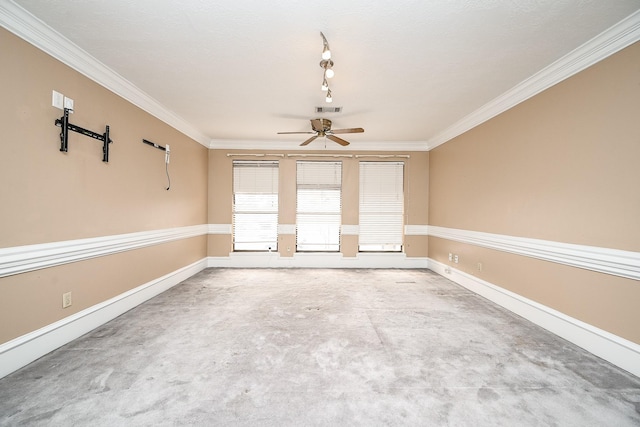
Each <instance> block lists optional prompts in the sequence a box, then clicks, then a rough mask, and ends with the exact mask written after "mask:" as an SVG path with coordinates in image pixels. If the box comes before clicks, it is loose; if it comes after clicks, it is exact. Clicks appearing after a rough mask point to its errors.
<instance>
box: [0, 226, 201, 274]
mask: <svg viewBox="0 0 640 427" xmlns="http://www.w3.org/2000/svg"><path fill="white" fill-rule="evenodd" d="M206 234H207V225H193V226H188V227H178V228H168V229H164V230H151V231H141V232H137V233H128V234H117V235H113V236H104V237H93V238H88V239H80V240H67V241H62V242H52V243H41V244H36V245H27V246H15V247H10V248H2V249H0V277H5V276H11V275H13V274H20V273H26V272H28V271H33V270H39V269H42V268H49V267H54V266H56V265H61V264H68V263H70V262H76V261H83V260H87V259H90V258H96V257H100V256H105V255H111V254H115V253H118V252H124V251H130V250H133V249H139V248H144V247H147V246H152V245H159V244H162V243H166V242H171V241H173V240H180V239H187V238H190V237H196V236H202V235H206Z"/></svg>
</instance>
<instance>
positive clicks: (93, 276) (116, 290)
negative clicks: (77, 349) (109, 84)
mask: <svg viewBox="0 0 640 427" xmlns="http://www.w3.org/2000/svg"><path fill="white" fill-rule="evenodd" d="M0 55H1V60H2V67H0V80H1V81H2V82H3V83H4V84H3V89H2V90H3V94H2V100H3V102H0V147H1V148H2V150H1V151H0V152H1V153H2V154H0V182H2V183H3V184H2V185H1V186H0V200H1V203H2V208H0V224H1V225H0V227H1V228H0V248H9V247H15V246H20V245H30V244H38V243H48V242H57V241H65V240H73V239H81V238H88V237H99V236H109V235H114V234H122V233H132V232H139V231H146V230H157V229H164V228H173V227H182V226H189V225H199V224H205V223H206V221H207V178H206V177H207V162H208V160H207V149H206V148H205V147H203V146H202V145H200V144H198V143H197V142H195V141H193V140H191V139H190V138H188V137H186V136H184V135H183V134H181V133H179V132H178V131H176V130H175V129H173V128H171V127H170V126H168V125H166V124H164V123H162V122H161V121H159V120H157V119H156V118H154V117H152V116H151V115H149V114H148V113H145V112H143V111H142V110H140V109H139V108H137V107H135V106H133V105H132V104H130V103H129V102H127V101H125V100H123V99H122V98H120V97H118V96H116V95H114V94H113V93H111V92H109V91H108V90H106V89H105V88H103V87H102V86H99V85H98V84H96V83H94V82H93V81H91V80H89V79H88V78H86V77H84V76H82V75H80V74H79V73H77V72H75V71H73V70H71V69H70V68H69V67H67V66H65V65H63V64H62V63H60V62H58V61H57V60H55V59H53V58H51V57H50V56H48V55H46V54H45V53H43V52H41V51H40V50H38V49H36V48H35V47H33V46H31V45H29V44H28V43H26V42H25V41H23V40H21V39H19V38H17V37H15V36H14V35H12V34H10V33H8V32H7V31H5V30H4V29H0ZM52 90H56V91H58V92H61V93H63V94H65V95H66V96H68V97H70V98H72V99H74V101H75V112H74V113H73V114H71V118H70V122H71V123H73V124H76V125H78V126H81V127H84V128H86V129H90V130H92V131H95V132H98V133H103V132H104V127H105V125H109V126H110V132H111V138H112V139H113V141H114V143H113V144H112V145H111V149H110V161H109V163H103V162H102V142H100V141H97V140H94V139H91V138H89V137H86V136H83V135H80V134H78V133H73V132H71V133H70V135H69V152H68V153H61V152H60V151H59V148H60V138H59V133H60V128H59V127H56V126H55V125H54V121H55V119H56V118H59V117H60V116H61V115H62V111H61V110H59V109H56V108H54V107H52V106H51V92H52ZM143 138H146V139H149V140H151V141H154V142H156V143H158V144H161V145H165V144H170V146H171V163H170V167H169V172H170V175H171V189H170V190H169V191H166V190H165V187H166V186H167V178H166V175H165V165H164V153H163V152H162V151H160V150H156V149H154V148H151V147H149V146H147V145H145V144H143V143H142V139H143ZM204 257H206V238H205V237H198V238H192V239H187V240H184V241H179V242H172V243H169V244H163V245H159V246H154V247H150V248H146V249H141V250H137V251H130V252H126V253H122V254H117V255H113V256H108V257H101V258H97V259H93V260H91V261H85V262H76V263H73V264H68V265H65V266H61V267H55V268H50V269H45V270H38V271H34V272H31V273H25V274H19V275H15V276H9V277H4V278H0V343H2V342H5V341H7V340H9V339H11V338H15V337H16V336H19V335H21V334H24V333H26V332H29V331H31V330H34V329H37V328H39V327H42V326H45V325H47V324H50V323H52V322H55V321H57V320H59V319H61V318H64V317H66V316H68V315H69V314H72V313H74V312H77V311H79V310H82V309H84V308H87V307H90V306H92V305H94V304H97V303H99V302H101V301H104V300H105V299H108V298H110V297H113V296H115V295H118V294H120V293H122V292H125V291H127V290H129V289H131V288H134V287H136V286H139V285H141V284H143V283H145V282H146V281H148V280H151V279H155V278H158V277H161V276H163V275H164V274H167V273H169V272H171V271H174V270H176V269H178V268H180V267H183V266H186V265H189V264H191V263H193V262H195V261H198V260H201V259H202V258H204ZM68 291H72V292H73V305H72V307H70V308H68V309H64V310H63V309H62V308H61V298H62V293H63V292H68Z"/></svg>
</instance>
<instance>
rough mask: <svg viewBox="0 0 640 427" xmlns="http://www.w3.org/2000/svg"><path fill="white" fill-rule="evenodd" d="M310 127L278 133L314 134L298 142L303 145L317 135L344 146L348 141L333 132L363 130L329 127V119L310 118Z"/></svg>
mask: <svg viewBox="0 0 640 427" xmlns="http://www.w3.org/2000/svg"><path fill="white" fill-rule="evenodd" d="M311 129H313V131H312V132H278V134H279V135H283V134H307V133H308V134H315V135H313V136H312V137H311V138H309V139H307V140H306V141H305V142H303V143H302V144H300V146H304V145H307V144H309V143H310V142H311V141H313V140H314V139H316V138H317V137H319V136H326V137H327V138H329V139H330V140H332V141H333V142H337V143H338V144H340V145H342V146H343V147H344V146H347V145H349V141H345V140H344V139H342V138H338V137H337V136H335V134H341V133H361V132H364V129H362V128H350V129H331V120H329V119H311Z"/></svg>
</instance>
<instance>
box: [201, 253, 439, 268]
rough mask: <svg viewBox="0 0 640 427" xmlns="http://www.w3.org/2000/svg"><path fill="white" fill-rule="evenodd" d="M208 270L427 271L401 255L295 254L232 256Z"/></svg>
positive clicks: (423, 263) (421, 262)
mask: <svg viewBox="0 0 640 427" xmlns="http://www.w3.org/2000/svg"><path fill="white" fill-rule="evenodd" d="M207 266H208V267H227V268H428V266H429V264H428V261H427V258H418V257H407V256H406V255H405V254H403V253H360V254H358V255H357V256H355V257H344V256H342V254H340V253H296V254H294V255H293V256H292V257H282V256H280V254H278V253H276V252H233V253H230V254H229V256H228V257H209V259H208V265H207Z"/></svg>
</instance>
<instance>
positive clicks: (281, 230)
mask: <svg viewBox="0 0 640 427" xmlns="http://www.w3.org/2000/svg"><path fill="white" fill-rule="evenodd" d="M278 234H293V235H295V234H296V225H295V224H278Z"/></svg>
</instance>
